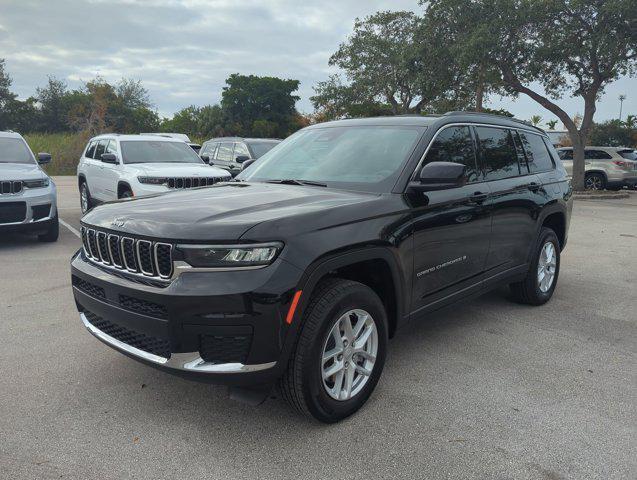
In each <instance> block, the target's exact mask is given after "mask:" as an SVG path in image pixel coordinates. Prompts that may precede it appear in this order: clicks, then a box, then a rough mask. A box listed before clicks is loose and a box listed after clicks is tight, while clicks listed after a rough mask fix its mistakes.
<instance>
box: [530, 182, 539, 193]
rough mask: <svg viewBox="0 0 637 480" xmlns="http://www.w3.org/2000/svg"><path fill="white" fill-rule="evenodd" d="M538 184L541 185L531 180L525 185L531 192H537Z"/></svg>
mask: <svg viewBox="0 0 637 480" xmlns="http://www.w3.org/2000/svg"><path fill="white" fill-rule="evenodd" d="M540 186H541V185H540V184H539V183H535V182H531V183H529V184H528V185H527V186H526V188H528V189H529V190H531V191H532V192H537V191H538V190H539V189H540Z"/></svg>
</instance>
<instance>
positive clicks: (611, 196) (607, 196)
mask: <svg viewBox="0 0 637 480" xmlns="http://www.w3.org/2000/svg"><path fill="white" fill-rule="evenodd" d="M621 198H630V194H628V193H598V194H592V193H577V192H573V199H575V200H617V199H621Z"/></svg>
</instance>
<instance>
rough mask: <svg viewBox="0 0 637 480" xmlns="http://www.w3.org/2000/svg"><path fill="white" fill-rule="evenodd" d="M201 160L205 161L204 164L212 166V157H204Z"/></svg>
mask: <svg viewBox="0 0 637 480" xmlns="http://www.w3.org/2000/svg"><path fill="white" fill-rule="evenodd" d="M201 159H202V160H203V161H204V163H207V164H208V165H210V156H208V155H202V156H201Z"/></svg>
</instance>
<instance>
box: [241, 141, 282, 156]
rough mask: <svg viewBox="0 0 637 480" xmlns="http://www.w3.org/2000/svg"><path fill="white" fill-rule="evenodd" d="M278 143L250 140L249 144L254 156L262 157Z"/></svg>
mask: <svg viewBox="0 0 637 480" xmlns="http://www.w3.org/2000/svg"><path fill="white" fill-rule="evenodd" d="M278 144H279V143H278V142H250V143H249V144H248V145H249V146H250V149H252V153H253V157H254V158H260V157H261V156H263V155H264V154H266V153H268V152H269V151H270V150H272V149H273V148H274V147H276V146H277V145H278Z"/></svg>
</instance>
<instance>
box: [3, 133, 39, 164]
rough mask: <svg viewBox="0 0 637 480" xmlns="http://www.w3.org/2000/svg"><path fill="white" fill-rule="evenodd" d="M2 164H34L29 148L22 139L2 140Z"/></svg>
mask: <svg viewBox="0 0 637 480" xmlns="http://www.w3.org/2000/svg"><path fill="white" fill-rule="evenodd" d="M0 163H34V160H33V157H32V156H31V152H30V151H29V147H27V145H26V143H24V142H23V141H22V139H20V138H6V137H5V138H0Z"/></svg>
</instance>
